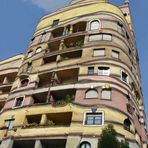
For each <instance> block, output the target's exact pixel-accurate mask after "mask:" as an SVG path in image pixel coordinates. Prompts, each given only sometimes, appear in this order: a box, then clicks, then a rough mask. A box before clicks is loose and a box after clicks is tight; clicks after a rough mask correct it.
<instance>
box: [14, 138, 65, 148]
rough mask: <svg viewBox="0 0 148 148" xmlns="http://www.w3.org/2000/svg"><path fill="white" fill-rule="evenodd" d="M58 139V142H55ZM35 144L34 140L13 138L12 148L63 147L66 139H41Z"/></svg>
mask: <svg viewBox="0 0 148 148" xmlns="http://www.w3.org/2000/svg"><path fill="white" fill-rule="evenodd" d="M57 140H58V142H57ZM38 141H40V142H39V143H37V144H35V140H15V141H14V144H13V147H12V148H34V147H35V145H36V147H38V148H39V147H40V148H65V147H66V139H41V140H38Z"/></svg>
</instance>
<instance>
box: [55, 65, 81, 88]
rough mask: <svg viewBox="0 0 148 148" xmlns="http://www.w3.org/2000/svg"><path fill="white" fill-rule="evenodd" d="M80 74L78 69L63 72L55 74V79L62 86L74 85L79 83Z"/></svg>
mask: <svg viewBox="0 0 148 148" xmlns="http://www.w3.org/2000/svg"><path fill="white" fill-rule="evenodd" d="M78 73H79V69H78V68H75V69H66V70H61V71H57V72H56V73H55V78H54V79H56V80H57V81H58V82H59V84H61V85H65V84H74V83H76V82H78Z"/></svg>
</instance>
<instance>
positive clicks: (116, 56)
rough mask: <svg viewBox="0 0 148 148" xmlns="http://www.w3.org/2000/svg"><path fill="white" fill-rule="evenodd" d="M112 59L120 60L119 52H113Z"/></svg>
mask: <svg viewBox="0 0 148 148" xmlns="http://www.w3.org/2000/svg"><path fill="white" fill-rule="evenodd" d="M112 57H113V58H117V59H118V58H119V52H116V51H112Z"/></svg>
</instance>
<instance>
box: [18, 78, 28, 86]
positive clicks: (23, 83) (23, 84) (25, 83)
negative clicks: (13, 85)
mask: <svg viewBox="0 0 148 148" xmlns="http://www.w3.org/2000/svg"><path fill="white" fill-rule="evenodd" d="M28 83H29V79H24V80H21V86H20V87H26V86H27V85H28Z"/></svg>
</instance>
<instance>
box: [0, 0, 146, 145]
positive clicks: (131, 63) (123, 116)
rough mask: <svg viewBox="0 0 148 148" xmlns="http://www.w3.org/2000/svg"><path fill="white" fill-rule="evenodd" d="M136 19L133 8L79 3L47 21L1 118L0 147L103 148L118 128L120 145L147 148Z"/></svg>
mask: <svg viewBox="0 0 148 148" xmlns="http://www.w3.org/2000/svg"><path fill="white" fill-rule="evenodd" d="M131 20H132V19H131V12H130V9H129V5H127V3H125V4H124V5H122V6H120V7H117V6H114V5H112V4H110V3H108V2H107V0H73V1H71V2H70V4H69V5H68V6H67V7H64V8H61V9H59V10H58V11H56V12H53V13H51V14H49V15H46V16H44V17H43V18H42V19H41V20H40V21H39V24H38V25H37V28H36V30H35V33H34V35H33V38H32V39H31V42H30V44H29V47H28V50H27V52H26V54H25V58H24V61H23V63H22V65H21V67H20V69H19V72H18V75H17V77H16V79H15V82H14V83H13V86H12V88H11V91H10V93H9V96H8V98H7V102H6V104H5V106H4V108H3V111H2V112H1V121H0V126H1V130H0V136H1V138H2V139H3V141H2V144H1V145H2V146H1V147H2V148H5V147H6V144H7V145H9V147H13V148H19V147H22V148H26V147H30V148H34V147H35V148H36V147H41V148H42V147H52V148H55V147H56V148H76V147H79V148H84V147H87V148H97V145H98V140H99V136H100V134H101V132H102V129H103V128H104V127H105V126H107V125H108V124H113V126H114V128H115V130H116V131H117V134H118V139H119V140H126V141H128V142H129V145H130V148H146V147H147V144H148V138H147V131H146V119H145V118H146V117H145V113H144V103H143V95H142V89H141V79H140V71H139V60H138V53H137V49H136V45H135V38H134V30H133V25H132V21H131ZM57 141H58V142H57Z"/></svg>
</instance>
